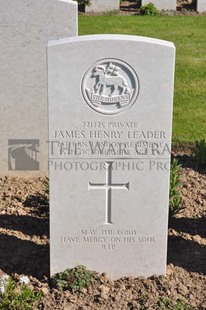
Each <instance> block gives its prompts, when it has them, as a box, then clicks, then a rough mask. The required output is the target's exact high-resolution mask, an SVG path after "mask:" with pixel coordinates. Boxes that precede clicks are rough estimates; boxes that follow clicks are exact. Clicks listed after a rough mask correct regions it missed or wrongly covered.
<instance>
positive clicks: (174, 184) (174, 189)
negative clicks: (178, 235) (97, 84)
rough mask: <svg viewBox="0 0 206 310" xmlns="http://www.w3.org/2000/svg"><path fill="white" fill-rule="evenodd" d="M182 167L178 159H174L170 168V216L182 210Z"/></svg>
mask: <svg viewBox="0 0 206 310" xmlns="http://www.w3.org/2000/svg"><path fill="white" fill-rule="evenodd" d="M180 168H181V165H179V163H178V160H177V159H174V160H173V162H172V165H171V170H170V191H169V216H170V217H172V216H174V215H175V214H177V213H179V212H180V211H182V210H183V209H184V208H183V207H182V198H181V193H180V185H181V182H180Z"/></svg>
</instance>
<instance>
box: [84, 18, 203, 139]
mask: <svg viewBox="0 0 206 310" xmlns="http://www.w3.org/2000/svg"><path fill="white" fill-rule="evenodd" d="M98 33H118V34H120V33H121V34H131V35H139V36H147V37H152V38H158V39H163V40H168V41H172V42H174V44H175V46H176V50H177V52H176V74H175V92H174V118H173V142H181V143H182V142H194V141H195V140H200V139H204V138H205V137H206V16H165V17H164V16H157V17H155V16H118V15H113V16H106V15H103V16H84V15H80V16H79V34H80V35H86V34H98Z"/></svg>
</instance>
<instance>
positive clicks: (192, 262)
mask: <svg viewBox="0 0 206 310" xmlns="http://www.w3.org/2000/svg"><path fill="white" fill-rule="evenodd" d="M205 260H206V246H205V245H201V244H199V243H197V242H195V241H192V240H185V239H184V238H183V237H181V236H169V239H168V258H167V262H168V264H170V263H172V264H173V265H174V266H178V267H182V268H184V269H186V270H187V271H188V272H198V273H202V274H206V264H205Z"/></svg>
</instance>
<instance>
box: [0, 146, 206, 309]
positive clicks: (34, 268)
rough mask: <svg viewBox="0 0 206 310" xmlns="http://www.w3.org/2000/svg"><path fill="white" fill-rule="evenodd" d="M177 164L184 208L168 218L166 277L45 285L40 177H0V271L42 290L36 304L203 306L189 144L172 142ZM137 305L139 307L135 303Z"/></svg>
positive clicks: (205, 271)
mask: <svg viewBox="0 0 206 310" xmlns="http://www.w3.org/2000/svg"><path fill="white" fill-rule="evenodd" d="M173 155H174V156H176V157H178V158H179V159H180V160H181V161H182V164H183V165H185V166H186V167H183V168H182V170H181V175H182V177H181V179H182V185H181V192H182V196H183V206H184V207H185V209H184V210H183V211H182V212H181V213H180V214H178V215H176V216H175V217H174V218H172V219H170V221H169V230H168V263H167V276H165V277H163V276H161V277H157V276H153V277H150V278H148V279H145V278H141V277H139V278H133V277H129V278H122V279H119V280H117V281H111V280H110V279H108V278H107V276H106V275H104V274H102V275H100V279H101V283H98V284H96V285H94V286H93V287H91V288H89V289H83V290H82V291H81V292H80V293H73V292H69V291H66V292H63V293H61V292H59V291H57V290H56V289H55V288H52V286H51V285H50V284H49V279H48V277H49V217H48V216H49V202H48V197H47V195H46V194H45V187H44V183H43V182H44V179H43V178H32V179H24V178H14V177H3V178H0V214H1V215H0V269H1V271H0V276H1V274H4V273H6V274H8V275H12V276H14V275H15V276H16V277H17V278H18V277H19V276H20V275H27V276H29V278H30V281H31V285H32V286H33V287H35V288H37V289H39V290H42V292H43V294H44V297H43V301H42V304H41V309H62V310H63V309H64V310H70V309H71V310H90V309H93V310H98V309H101V310H110V309H123V310H124V309H167V308H162V307H161V306H159V307H157V304H156V303H157V301H158V300H159V298H160V297H169V298H171V299H172V300H173V302H175V301H177V300H178V299H182V300H184V301H185V302H187V303H189V304H190V305H192V306H194V307H195V309H206V173H205V170H204V169H202V168H201V167H198V165H197V164H195V162H194V159H193V157H192V156H191V155H190V146H188V147H187V148H186V153H185V149H184V148H183V149H181V148H180V147H177V148H176V149H174V153H173ZM140 305H142V307H143V306H144V307H145V308H140Z"/></svg>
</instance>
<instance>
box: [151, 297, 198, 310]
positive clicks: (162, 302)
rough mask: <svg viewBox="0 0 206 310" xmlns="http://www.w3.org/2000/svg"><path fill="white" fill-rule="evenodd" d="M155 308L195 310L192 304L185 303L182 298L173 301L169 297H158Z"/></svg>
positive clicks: (163, 309)
mask: <svg viewBox="0 0 206 310" xmlns="http://www.w3.org/2000/svg"><path fill="white" fill-rule="evenodd" d="M157 309H161V310H196V308H194V307H193V306H191V305H189V304H186V303H185V302H184V301H183V300H177V302H173V301H172V300H171V299H170V298H160V299H159V301H158V302H157Z"/></svg>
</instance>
